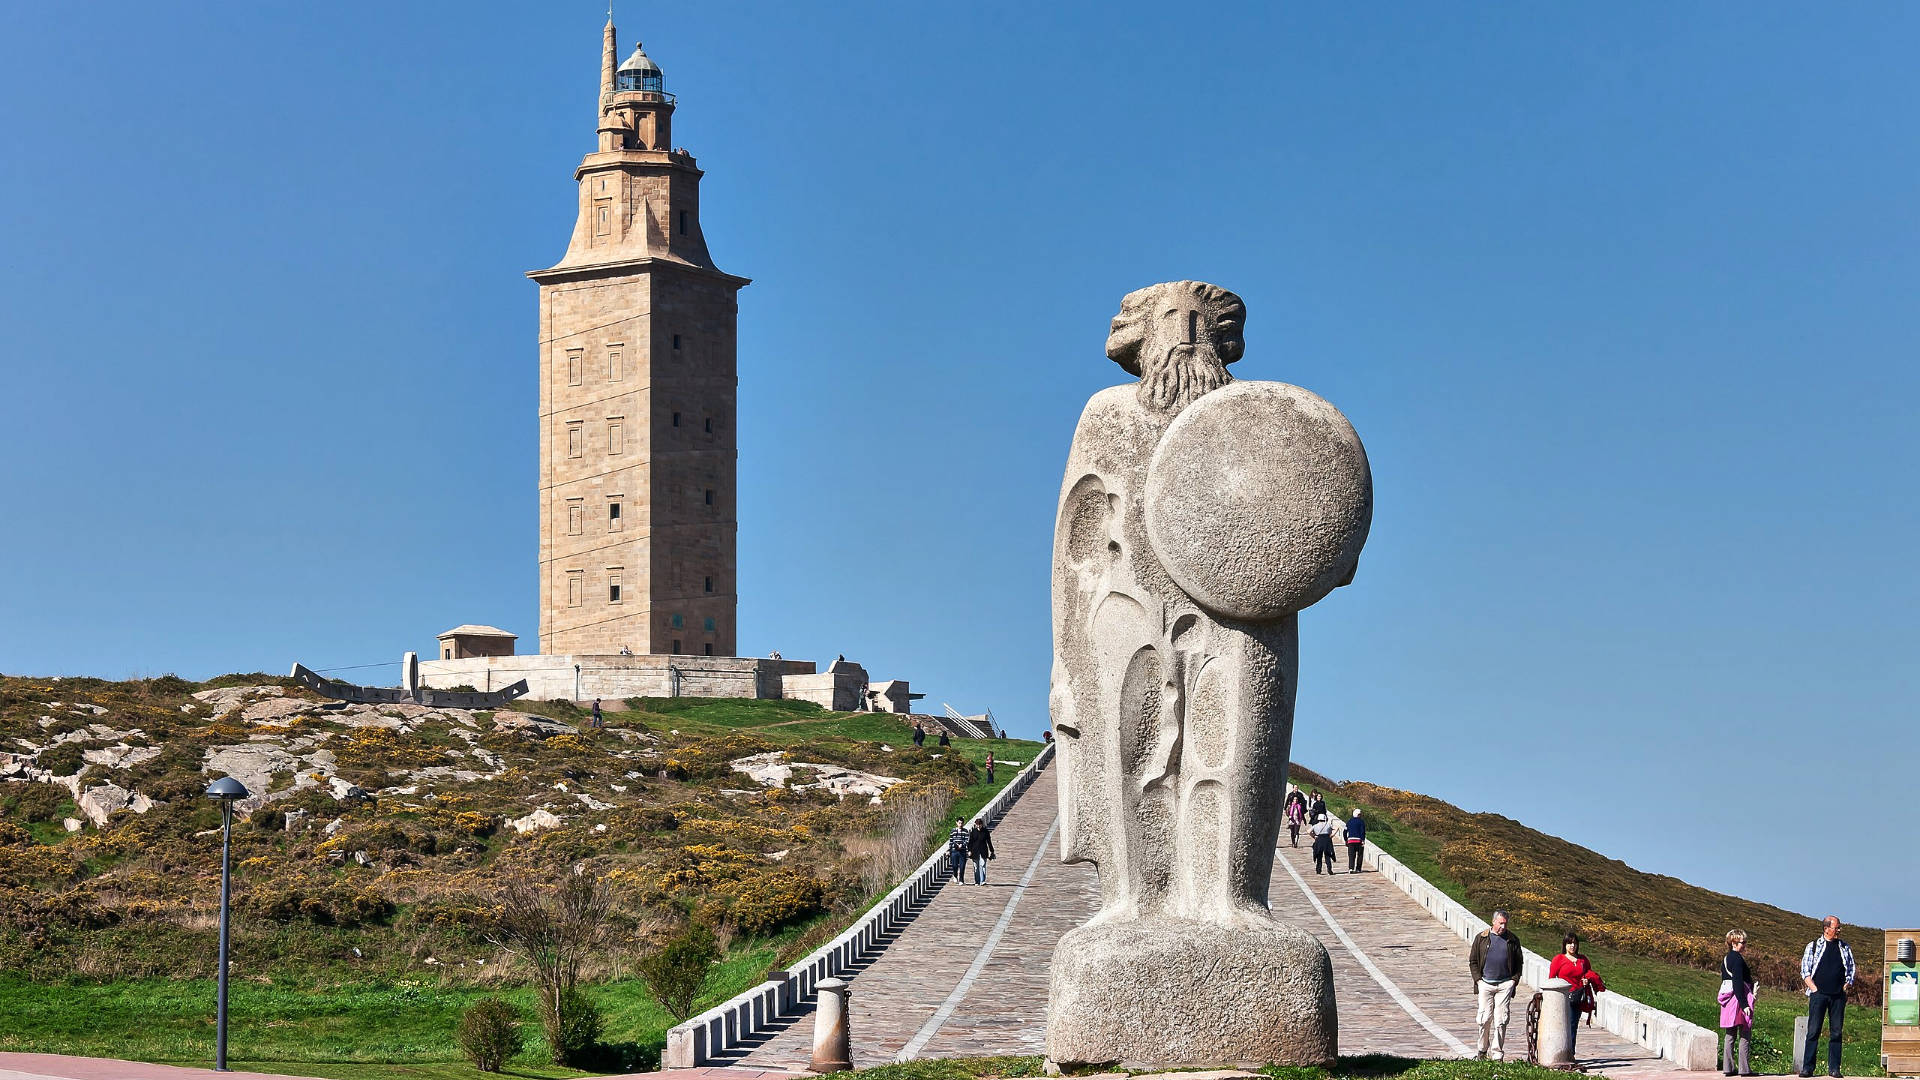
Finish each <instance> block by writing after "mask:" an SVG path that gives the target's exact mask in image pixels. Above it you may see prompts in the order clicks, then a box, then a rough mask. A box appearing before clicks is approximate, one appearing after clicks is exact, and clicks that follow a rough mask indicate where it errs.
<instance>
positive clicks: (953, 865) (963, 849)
mask: <svg viewBox="0 0 1920 1080" xmlns="http://www.w3.org/2000/svg"><path fill="white" fill-rule="evenodd" d="M967 840H968V837H967V822H966V819H964V818H954V819H953V831H952V832H950V833H948V834H947V867H948V869H950V870H952V871H953V880H955V881H957V882H959V883H960V884H962V885H965V884H966V883H967Z"/></svg>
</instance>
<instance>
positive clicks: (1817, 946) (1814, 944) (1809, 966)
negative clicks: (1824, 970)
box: [1800, 934, 1853, 986]
mask: <svg viewBox="0 0 1920 1080" xmlns="http://www.w3.org/2000/svg"><path fill="white" fill-rule="evenodd" d="M1833 943H1834V944H1835V945H1838V946H1840V967H1841V968H1842V969H1844V971H1845V972H1846V975H1845V982H1846V984H1847V985H1848V986H1852V985H1853V948H1852V947H1851V946H1849V945H1848V944H1847V943H1846V942H1844V941H1842V940H1840V939H1839V938H1834V939H1833ZM1826 954H1827V936H1826V935H1825V934H1822V935H1820V936H1819V937H1817V938H1814V939H1813V940H1812V941H1810V942H1808V943H1807V950H1806V951H1805V952H1803V953H1801V954H1800V977H1801V978H1802V979H1811V978H1813V973H1814V970H1815V969H1817V968H1818V967H1819V966H1820V958H1821V957H1823V956H1825V955H1826Z"/></svg>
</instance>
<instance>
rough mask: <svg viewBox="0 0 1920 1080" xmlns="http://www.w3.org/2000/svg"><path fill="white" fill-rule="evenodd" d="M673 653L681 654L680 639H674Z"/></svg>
mask: <svg viewBox="0 0 1920 1080" xmlns="http://www.w3.org/2000/svg"><path fill="white" fill-rule="evenodd" d="M673 651H674V652H679V651H680V639H679V638H674V639H673Z"/></svg>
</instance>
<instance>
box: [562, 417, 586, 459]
mask: <svg viewBox="0 0 1920 1080" xmlns="http://www.w3.org/2000/svg"><path fill="white" fill-rule="evenodd" d="M586 452H587V432H586V429H585V428H584V427H582V426H581V422H580V421H578V420H575V421H574V422H573V423H571V424H568V425H567V456H568V457H570V458H574V457H580V456H581V455H583V454H585V453H586Z"/></svg>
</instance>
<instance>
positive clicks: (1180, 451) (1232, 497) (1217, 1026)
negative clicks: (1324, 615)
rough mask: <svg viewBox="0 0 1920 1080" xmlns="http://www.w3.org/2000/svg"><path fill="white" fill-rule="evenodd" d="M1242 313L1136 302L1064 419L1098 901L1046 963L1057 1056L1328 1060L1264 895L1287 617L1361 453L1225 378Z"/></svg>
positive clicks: (1308, 971) (1061, 672) (1314, 410)
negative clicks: (1101, 372) (1093, 379)
mask: <svg viewBox="0 0 1920 1080" xmlns="http://www.w3.org/2000/svg"><path fill="white" fill-rule="evenodd" d="M1245 318H1246V308H1245V307H1244V306H1243V305H1242V304H1241V302H1240V298H1239V297H1237V296H1235V295H1234V294H1232V293H1230V292H1227V291H1226V290H1224V289H1221V288H1218V287H1216V286H1213V285H1207V284H1203V283H1201V282H1196V281H1175V282H1168V283H1166V284H1162V285H1154V286H1151V287H1149V288H1145V289H1141V290H1139V291H1138V292H1134V293H1129V294H1128V295H1127V297H1126V299H1125V300H1123V301H1122V302H1121V306H1120V314H1119V315H1118V316H1117V317H1115V319H1114V320H1113V331H1112V335H1111V336H1110V337H1108V339H1107V355H1108V356H1109V357H1111V358H1112V359H1113V360H1114V361H1115V362H1116V363H1118V364H1119V365H1120V366H1121V367H1122V368H1123V369H1125V370H1126V371H1127V373H1128V374H1130V375H1137V376H1139V382H1137V383H1134V384H1130V385H1123V386H1116V387H1112V388H1109V389H1106V390H1102V391H1101V392H1100V393H1098V394H1095V395H1094V396H1093V399H1092V400H1091V401H1089V402H1088V403H1087V408H1086V411H1085V412H1084V413H1083V414H1082V415H1081V417H1080V425H1079V427H1078V428H1076V429H1075V430H1074V433H1073V447H1072V449H1071V450H1070V451H1069V452H1068V454H1067V472H1066V480H1065V482H1064V484H1063V485H1062V488H1061V494H1060V511H1059V516H1058V517H1057V519H1056V521H1055V526H1054V546H1053V657H1054V659H1053V687H1052V692H1051V695H1050V696H1051V707H1052V713H1053V727H1054V731H1055V733H1056V734H1057V735H1058V736H1059V739H1058V742H1059V746H1060V749H1059V754H1060V813H1061V825H1062V828H1063V831H1062V833H1061V840H1060V848H1061V851H1060V857H1061V859H1062V860H1063V861H1065V862H1090V863H1093V864H1095V865H1097V866H1098V867H1099V869H1100V911H1099V913H1098V914H1096V915H1095V916H1094V917H1093V918H1092V919H1091V920H1089V921H1088V922H1087V924H1086V925H1084V926H1081V927H1078V928H1076V929H1074V930H1072V931H1069V932H1068V933H1067V934H1066V935H1064V936H1063V937H1062V938H1061V939H1060V943H1059V945H1058V947H1057V948H1056V949H1055V950H1054V957H1053V988H1052V993H1051V995H1050V998H1049V1002H1048V1013H1047V1054H1048V1056H1049V1057H1050V1058H1051V1059H1052V1060H1053V1061H1054V1062H1055V1063H1058V1064H1093V1063H1099V1064H1105V1063H1109V1062H1124V1063H1127V1064H1131V1065H1140V1066H1176V1065H1221V1064H1236V1065H1246V1066H1257V1065H1261V1064H1265V1063H1267V1062H1280V1063H1286V1064H1299V1065H1311V1064H1325V1063H1330V1062H1332V1061H1333V1059H1334V1056H1335V1045H1336V1020H1335V1013H1334V997H1333V969H1332V965H1331V964H1330V962H1329V961H1328V958H1327V952H1326V949H1324V948H1323V947H1322V946H1321V945H1320V943H1319V942H1318V941H1317V940H1315V939H1314V937H1313V936H1312V935H1310V934H1308V933H1307V932H1306V931H1304V930H1301V929H1299V928H1297V927H1294V926H1290V925H1287V924H1285V923H1282V922H1279V921H1278V920H1276V919H1275V918H1274V917H1273V915H1272V913H1271V912H1269V911H1268V910H1267V884H1268V879H1269V877H1270V876H1271V875H1272V873H1273V858H1274V846H1275V841H1276V839H1277V838H1278V836H1279V830H1280V805H1281V800H1282V798H1283V796H1284V793H1285V790H1286V773H1287V755H1288V750H1289V747H1290V744H1291V743H1292V739H1293V697H1294V686H1295V683H1294V679H1295V674H1296V672H1297V670H1298V667H1299V652H1298V637H1297V629H1296V619H1297V614H1296V613H1297V612H1299V611H1300V609H1301V608H1304V607H1306V606H1308V605H1309V604H1312V603H1314V602H1315V601H1317V600H1319V599H1320V598H1321V597H1323V596H1325V595H1327V593H1329V592H1331V591H1332V590H1333V589H1335V588H1337V587H1338V586H1341V585H1344V584H1346V583H1348V582H1349V581H1351V580H1352V579H1353V572H1354V566H1355V563H1356V561H1357V560H1358V558H1359V555H1360V547H1361V545H1362V544H1364V543H1365V542H1366V538H1367V527H1368V525H1369V523H1370V522H1371V520H1372V516H1373V485H1372V478H1371V475H1370V474H1369V472H1368V469H1367V457H1366V451H1365V450H1363V449H1362V448H1361V446H1360V439H1359V436H1357V435H1355V434H1354V431H1353V427H1352V426H1351V425H1350V424H1348V423H1347V419H1346V417H1344V416H1342V415H1340V412H1339V411H1338V410H1337V409H1335V408H1334V407H1333V406H1332V405H1329V404H1328V403H1327V402H1326V401H1324V400H1323V399H1321V398H1320V397H1318V396H1316V395H1314V394H1312V393H1310V392H1308V391H1306V390H1302V389H1301V388H1299V387H1297V386H1289V385H1287V384H1286V383H1276V382H1235V381H1233V379H1232V377H1231V376H1229V375H1228V374H1227V365H1228V364H1231V363H1233V362H1234V361H1236V360H1238V359H1240V355H1241V353H1242V352H1244V351H1245V342H1244V340H1243V339H1242V337H1241V325H1242V323H1243V322H1244V320H1245Z"/></svg>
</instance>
